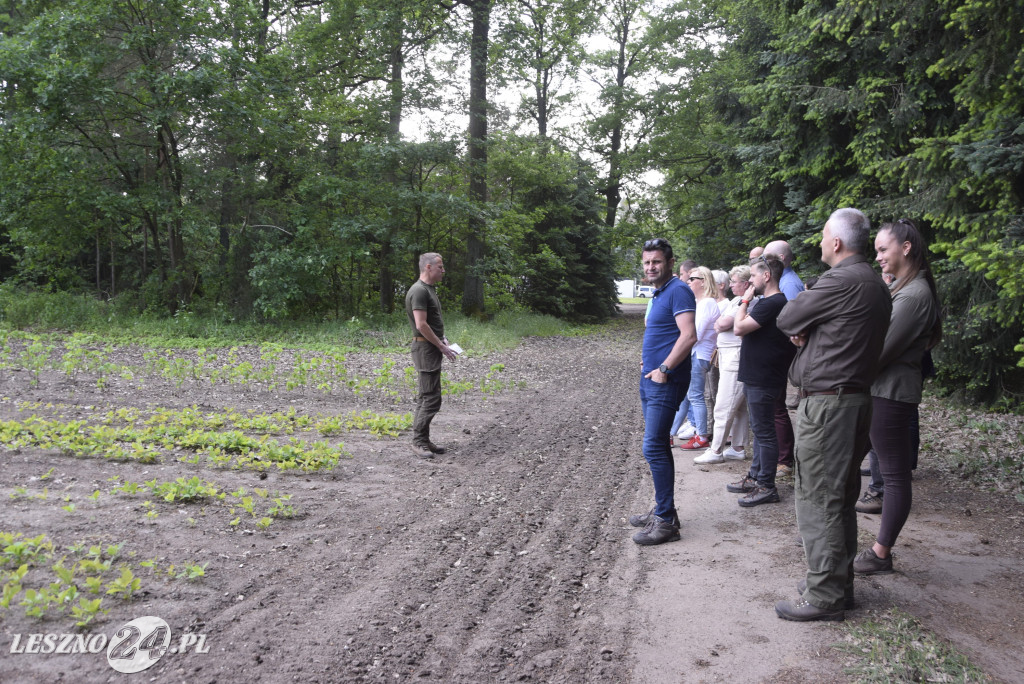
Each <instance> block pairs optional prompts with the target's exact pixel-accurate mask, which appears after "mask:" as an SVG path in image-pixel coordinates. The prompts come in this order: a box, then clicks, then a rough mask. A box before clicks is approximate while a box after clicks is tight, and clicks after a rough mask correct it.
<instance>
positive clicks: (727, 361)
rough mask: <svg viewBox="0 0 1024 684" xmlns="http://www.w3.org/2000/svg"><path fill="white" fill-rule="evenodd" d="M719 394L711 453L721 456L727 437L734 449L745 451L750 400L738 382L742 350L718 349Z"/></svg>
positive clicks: (734, 348)
mask: <svg viewBox="0 0 1024 684" xmlns="http://www.w3.org/2000/svg"><path fill="white" fill-rule="evenodd" d="M718 370H719V373H720V376H719V378H718V394H717V396H716V397H715V435H714V437H713V438H712V440H711V449H712V451H714V452H715V453H716V454H720V453H722V450H723V448H724V446H725V440H726V437H728V438H730V440H731V441H732V448H733V449H742V448H743V447H744V445H745V444H746V442H747V430H748V428H749V417H748V416H747V398H746V397H745V396H744V394H743V383H742V382H740V381H739V379H738V377H737V376H738V374H739V372H740V348H739V347H719V348H718Z"/></svg>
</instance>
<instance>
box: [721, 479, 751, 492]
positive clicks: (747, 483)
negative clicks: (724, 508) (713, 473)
mask: <svg viewBox="0 0 1024 684" xmlns="http://www.w3.org/2000/svg"><path fill="white" fill-rule="evenodd" d="M756 487H757V480H755V479H754V478H752V477H750V475H744V476H743V479H742V480H740V481H739V482H730V483H729V484H727V485H725V489H726V491H729V492H732V493H733V494H746V493H747V492H750V491H753V490H754V489H755V488H756Z"/></svg>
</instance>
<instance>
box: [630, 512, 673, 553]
mask: <svg viewBox="0 0 1024 684" xmlns="http://www.w3.org/2000/svg"><path fill="white" fill-rule="evenodd" d="M679 539H680V535H679V518H678V517H677V516H676V514H675V513H673V514H672V519H671V520H665V519H663V518H659V517H658V516H656V515H653V514H652V515H651V517H650V520H648V521H647V525H646V526H644V529H642V530H640V531H639V532H637V533H636V534H634V535H633V541H635V542H636V543H637V544H640V545H641V546H655V545H656V544H664V543H665V542H673V541H679Z"/></svg>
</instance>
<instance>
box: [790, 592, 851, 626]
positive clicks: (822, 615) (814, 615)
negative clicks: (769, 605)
mask: <svg viewBox="0 0 1024 684" xmlns="http://www.w3.org/2000/svg"><path fill="white" fill-rule="evenodd" d="M775 614H776V615H778V616H779V617H780V618H782V619H783V620H792V621H794V622H813V621H815V620H833V621H836V622H840V621H842V620H845V619H846V612H845V611H843V610H826V609H824V608H818V607H817V606H813V605H811V604H810V603H808V602H807V601H806V600H804V599H802V598H800V599H797V600H796V601H779V602H778V603H776V604H775Z"/></svg>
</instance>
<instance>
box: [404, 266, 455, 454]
mask: <svg viewBox="0 0 1024 684" xmlns="http://www.w3.org/2000/svg"><path fill="white" fill-rule="evenodd" d="M442 278H444V261H443V260H442V259H441V255H440V254H438V253H437V252H427V253H426V254H421V255H420V277H419V280H417V281H416V282H415V283H413V284H412V285H411V286H410V287H409V291H408V292H407V293H406V295H405V313H406V315H407V316H408V317H409V325H411V326H412V334H413V338H412V365H413V367H415V368H416V375H417V386H418V388H419V395H418V396H417V397H416V416H415V418H413V422H412V452H413V453H414V454H416V455H417V456H419V457H420V458H433V456H434V454H443V453H444V452H445V448H444V447H443V446H438V445H437V444H434V443H433V442H431V441H430V422H431V421H432V420H434V416H435V415H436V414H437V412H438V411H439V410H440V409H441V360H442V357H443V358H446V359H448V360H449V361H454V360H455V356H456V354H455V351H454V350H452V348H451V347H449V346H448V338H446V337H445V336H444V320H443V319H442V318H441V300H439V299H438V298H437V290H436V289H435V287H436V285H437V284H438V283H439V282H441V279H442Z"/></svg>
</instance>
